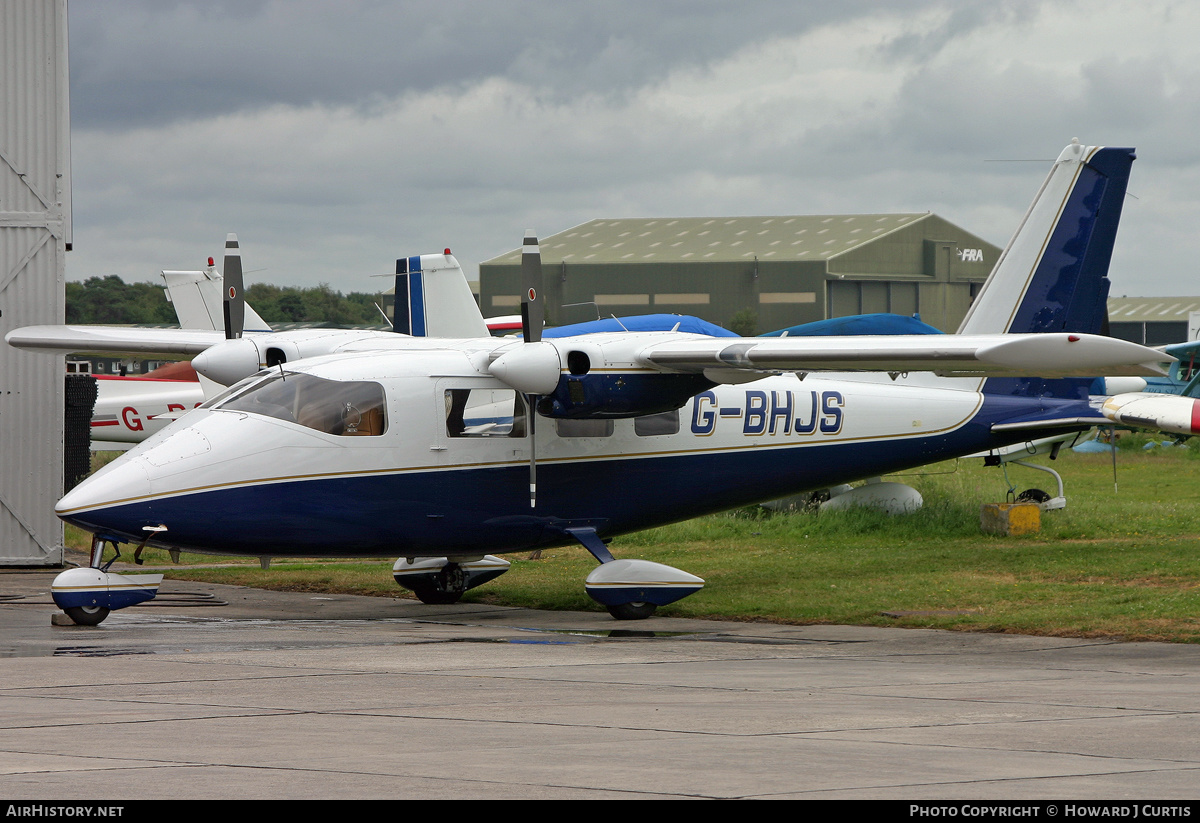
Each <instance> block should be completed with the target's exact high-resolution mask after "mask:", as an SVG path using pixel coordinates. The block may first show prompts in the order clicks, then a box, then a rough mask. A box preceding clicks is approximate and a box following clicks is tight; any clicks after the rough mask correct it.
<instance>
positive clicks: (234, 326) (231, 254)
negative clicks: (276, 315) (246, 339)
mask: <svg viewBox="0 0 1200 823" xmlns="http://www.w3.org/2000/svg"><path fill="white" fill-rule="evenodd" d="M223 274H224V281H225V302H224V309H225V339H226V340H235V339H237V338H239V337H241V336H242V330H243V329H244V328H245V326H246V298H245V296H244V295H243V294H242V251H241V249H240V248H239V247H238V239H237V235H236V234H229V235H226V237H225V271H224V273H223Z"/></svg>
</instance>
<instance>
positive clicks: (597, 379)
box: [7, 142, 1200, 624]
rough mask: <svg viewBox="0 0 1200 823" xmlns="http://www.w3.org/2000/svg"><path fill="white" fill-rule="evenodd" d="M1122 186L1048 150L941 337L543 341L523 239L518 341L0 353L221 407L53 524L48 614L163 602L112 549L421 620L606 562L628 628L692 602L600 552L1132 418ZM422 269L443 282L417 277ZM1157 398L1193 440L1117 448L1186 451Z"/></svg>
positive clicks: (63, 507) (143, 449)
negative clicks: (335, 590) (367, 597)
mask: <svg viewBox="0 0 1200 823" xmlns="http://www.w3.org/2000/svg"><path fill="white" fill-rule="evenodd" d="M1133 159H1134V154H1133V151H1132V150H1130V149H1118V148H1096V147H1086V146H1083V145H1080V144H1078V142H1072V144H1071V145H1069V146H1067V148H1066V149H1064V151H1063V152H1062V154H1061V155H1060V156H1059V158H1058V160H1057V161H1056V162H1055V163H1054V165H1053V167H1052V169H1051V172H1050V174H1049V176H1048V177H1047V178H1046V181H1045V182H1044V183H1043V185H1042V187H1041V189H1040V190H1039V191H1038V193H1037V195H1036V197H1035V199H1034V202H1033V204H1032V205H1031V206H1030V209H1029V211H1028V212H1027V213H1026V215H1025V218H1024V219H1023V220H1022V222H1021V224H1020V226H1019V227H1018V229H1017V231H1016V233H1015V234H1014V236H1013V238H1012V240H1011V241H1010V242H1009V244H1008V246H1007V248H1006V249H1005V251H1004V254H1003V255H1002V256H1001V258H1000V260H999V261H998V263H997V265H996V268H995V269H994V270H993V272H992V274H991V276H990V277H989V279H988V281H987V283H986V284H985V285H984V287H983V289H982V291H981V292H980V293H979V295H978V297H977V299H976V301H975V303H974V305H973V306H972V308H971V310H970V312H969V313H968V315H967V317H966V318H965V319H964V321H963V324H962V327H961V328H960V330H959V333H958V334H954V335H913V336H907V335H899V336H887V337H820V338H749V339H731V338H714V337H706V336H702V335H694V334H685V333H682V332H679V331H667V332H624V331H622V332H613V333H606V334H592V335H586V336H578V337H560V338H555V339H542V336H541V327H542V312H541V302H540V278H541V264H540V256H539V253H538V249H537V241H536V239H535V238H533V237H527V238H526V241H525V246H524V253H523V265H522V268H523V272H524V274H523V277H524V278H525V281H526V282H525V293H524V294H523V303H522V315H523V324H524V332H525V335H524V340H513V339H496V338H492V337H485V336H479V337H474V338H469V339H454V338H442V339H438V338H432V337H416V336H406V335H403V334H389V333H374V332H362V331H358V332H354V331H341V332H334V331H324V332H308V333H290V334H288V333H272V334H263V335H255V336H252V337H251V336H248V337H243V338H237V337H235V338H234V339H228V340H223V341H222V342H219V343H217V344H215V345H214V344H213V341H212V338H211V335H208V336H200V337H196V336H194V334H193V336H190V337H189V333H188V332H179V331H176V332H173V333H171V332H162V331H157V330H134V331H138V332H145V334H139V335H129V334H128V332H129V331H130V330H124V332H125V335H124V337H122V332H118V331H114V330H103V329H101V330H95V329H88V328H86V327H66V328H64V327H33V328H27V329H18V330H16V331H14V332H11V333H10V334H9V335H8V338H7V339H8V341H9V343H10V344H12V345H15V346H18V347H22V348H30V349H40V350H49V351H58V352H61V351H81V350H83V351H122V352H130V351H140V352H150V351H154V352H163V353H174V354H185V355H186V354H192V355H196V357H195V359H194V361H193V364H194V366H195V368H196V369H197V371H198V372H200V373H201V374H204V375H206V376H208V377H210V378H212V379H214V380H216V381H217V382H220V383H222V384H224V385H231V388H229V389H228V390H227V391H225V392H224V393H222V394H220V395H218V396H216V397H214V398H212V399H211V400H209V401H206V402H205V403H204V404H203V405H202V406H201V407H200V408H198V409H196V410H194V411H189V412H187V413H186V414H184V415H182V416H181V417H180V418H179V419H178V420H175V421H174V422H172V423H171V424H170V425H169V426H167V427H166V428H164V429H163V430H162V431H160V432H158V433H156V434H155V435H153V436H151V437H150V438H148V439H147V440H146V441H144V442H143V443H141V444H140V445H138V446H137V447H136V448H134V449H132V450H131V451H129V452H126V453H125V454H124V455H122V456H121V457H120V458H118V459H117V460H115V461H113V462H112V463H110V464H109V465H108V466H106V467H105V468H104V469H102V470H100V471H99V472H97V473H96V474H95V475H94V476H92V477H91V478H89V479H87V480H85V481H84V482H83V483H81V484H80V485H79V486H77V487H76V488H75V489H73V490H72V491H71V492H70V493H68V494H67V495H66V496H65V497H63V499H62V500H60V501H59V503H58V505H57V507H56V512H57V513H58V515H59V516H60V517H61V518H62V519H64V520H65V521H67V522H69V523H73V524H75V525H78V526H80V527H81V528H83V529H85V530H87V531H89V532H91V533H93V535H94V540H93V550H92V563H91V567H90V568H86V569H85V568H80V569H72V570H69V571H66V572H63V573H62V574H61V575H59V577H58V578H57V579H56V581H55V584H54V587H53V594H54V598H55V601H56V603H57V604H58V605H59V606H60V607H61V608H63V609H64V610H65V611H66V612H67V614H68V615H70V616H71V617H72V619H74V620H76V621H77V622H80V623H93V624H94V623H98V622H100V621H101V620H103V619H104V617H105V616H107V614H108V613H109V611H110V610H111V609H117V608H122V607H125V606H128V605H132V604H133V603H136V602H141V601H143V600H146V599H149V598H151V597H153V596H154V595H155V593H156V592H157V586H158V584H159V582H160V580H161V575H141V576H132V575H130V576H125V575H118V574H116V573H110V572H108V570H107V566H106V565H104V564H103V562H102V555H103V551H104V544H105V543H106V542H113V543H114V544H115V543H119V542H132V543H136V544H139V545H147V544H148V545H153V546H158V547H162V548H166V549H171V550H183V551H196V552H205V553H215V554H222V553H224V554H236V555H248V556H254V557H263V558H269V557H279V556H286V557H297V556H314V557H366V556H388V557H399V560H397V561H396V565H395V567H394V574H395V577H396V579H397V581H398V582H400V583H401V584H402V585H404V586H406V587H408V588H410V589H412V590H413V591H414V592H416V594H417V595H418V596H419V597H420V598H421V599H422V600H424V601H426V602H437V603H452V602H455V601H456V600H457V599H458V598H459V597H461V595H462V594H463V592H465V591H466V590H467V589H468V588H471V587H472V586H475V585H479V584H480V583H482V582H485V581H487V580H489V579H492V578H494V577H496V576H497V575H499V574H501V573H502V572H503V571H505V570H506V569H507V568H508V564H507V562H506V561H504V560H502V559H500V558H498V557H495V556H494V555H496V554H502V553H505V552H515V551H528V550H530V549H535V548H543V547H550V546H555V545H563V544H569V543H573V542H577V543H579V544H581V545H583V546H584V547H585V548H587V549H588V551H590V552H591V553H592V554H593V555H594V556H595V558H596V559H597V561H599V563H600V565H599V567H598V568H597V569H595V570H594V571H593V572H592V573H591V574H590V575H589V576H588V578H587V580H586V582H585V586H586V589H587V591H588V593H589V594H590V595H591V596H592V597H593V598H594V599H596V600H597V601H598V602H600V603H601V604H603V605H604V606H606V607H607V608H608V610H609V611H610V612H611V613H612V614H613V615H614V616H615V617H617V618H622V619H635V618H642V617H646V616H648V615H649V614H651V613H653V611H654V610H655V608H656V607H657V606H659V605H663V604H666V603H670V602H673V601H675V600H678V599H680V598H681V597H684V596H687V595H688V594H691V593H693V592H695V591H697V590H698V589H699V588H700V587H701V586H702V585H703V580H701V579H700V578H698V577H695V576H693V575H691V574H689V573H687V572H684V571H681V570H679V569H674V568H671V567H669V566H664V565H661V564H656V563H651V562H648V561H642V560H627V559H626V560H618V559H615V558H614V557H613V555H612V554H611V553H610V552H609V550H608V548H607V545H606V543H607V542H608V541H609V540H610V539H611V538H613V537H615V536H618V535H621V534H625V533H628V532H631V531H635V530H639V529H645V528H649V527H653V526H658V525H661V524H665V523H670V522H674V521H678V520H684V519H687V518H691V517H695V516H698V515H700V514H704V513H708V512H715V511H721V510H725V509H730V508H734V507H737V506H742V505H747V504H751V503H756V502H758V501H762V500H767V499H772V498H778V497H781V496H784V495H788V494H795V493H799V492H801V491H804V490H808V489H814V488H825V487H829V486H831V485H834V484H839V483H846V482H850V481H853V480H857V479H861V478H868V477H876V476H879V475H882V474H885V473H891V472H896V471H899V470H903V469H907V468H911V467H914V466H920V465H924V464H927V463H931V462H936V461H940V460H945V459H949V458H953V457H957V456H962V455H968V454H973V453H976V452H980V451H986V450H988V449H995V448H1001V447H1004V446H1007V445H1010V444H1013V443H1019V442H1024V441H1027V440H1033V439H1037V438H1043V437H1049V436H1053V435H1056V434H1062V433H1065V432H1070V431H1077V430H1083V429H1086V428H1089V427H1091V426H1095V425H1109V424H1111V421H1114V420H1116V421H1118V422H1120V420H1121V417H1122V414H1123V412H1125V411H1126V410H1127V409H1130V408H1133V407H1135V406H1137V405H1138V404H1139V403H1143V402H1145V400H1146V398H1145V396H1144V395H1128V396H1118V397H1114V398H1104V397H1100V398H1089V396H1088V391H1087V387H1088V385H1089V383H1090V382H1091V381H1092V379H1093V378H1094V377H1096V376H1104V375H1160V374H1162V373H1163V371H1162V368H1161V367H1160V366H1159V363H1161V362H1163V361H1165V360H1167V359H1169V358H1167V357H1166V356H1165V355H1164V354H1163V353H1162V352H1159V351H1156V350H1154V349H1149V348H1146V347H1143V346H1139V345H1136V344H1132V343H1128V342H1125V341H1121V340H1115V339H1111V338H1107V337H1101V336H1098V335H1097V334H1096V332H1098V331H1099V329H1100V327H1101V323H1102V321H1103V318H1104V314H1105V311H1106V297H1107V290H1108V281H1107V278H1106V273H1107V270H1108V265H1109V261H1110V258H1111V254H1112V247H1113V241H1114V238H1115V235H1116V229H1117V224H1118V222H1119V219H1120V212H1121V207H1122V201H1123V199H1124V196H1125V189H1126V184H1127V182H1128V176H1129V171H1130V167H1131V164H1132V161H1133ZM439 258H442V262H441V264H440V265H442V266H444V267H449V266H450V264H451V261H452V258H451V257H450V256H449V255H445V256H441V255H425V256H422V257H419V258H410V262H411V263H412V265H413V267H414V268H415V269H418V270H428V269H433V268H436V267H437V266H438V265H439V261H438V259H439ZM453 265H454V266H455V267H457V263H454V264H453ZM464 308H465V307H464ZM470 311H472V312H475V315H476V316H477V314H478V310H477V309H475V307H474V304H473V303H472V304H471V306H470ZM1153 399H1156V400H1158V401H1172V400H1176V401H1184V402H1186V403H1187V405H1188V408H1187V410H1186V411H1187V413H1186V414H1184V413H1183V410H1182V409H1175V408H1174V407H1172V408H1171V410H1170V411H1169V412H1163V413H1157V412H1156V413H1154V414H1148V413H1141V414H1137V415H1134V418H1135V419H1136V421H1137V422H1136V423H1135V424H1136V425H1144V426H1150V427H1156V428H1161V429H1163V430H1166V431H1182V432H1183V433H1192V432H1193V431H1196V430H1197V429H1200V426H1197V424H1196V423H1194V422H1193V419H1194V418H1193V417H1192V416H1191V415H1192V414H1193V408H1192V406H1193V403H1194V401H1192V400H1191V399H1190V398H1178V397H1176V398H1169V397H1163V396H1161V395H1157V396H1155V397H1154V398H1153ZM1168 417H1170V418H1172V419H1167V418H1168ZM1176 417H1178V418H1180V419H1179V420H1177V419H1173V418H1176ZM1183 418H1186V421H1185V422H1182V423H1181V422H1180V420H1182V419H1183ZM1195 419H1200V417H1197V418H1195ZM1126 422H1129V421H1128V420H1127V421H1126ZM109 562H110V563H111V561H109Z"/></svg>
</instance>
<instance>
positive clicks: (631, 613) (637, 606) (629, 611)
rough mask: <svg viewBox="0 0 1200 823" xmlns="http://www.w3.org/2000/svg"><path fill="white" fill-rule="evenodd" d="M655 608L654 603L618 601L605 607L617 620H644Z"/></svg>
mask: <svg viewBox="0 0 1200 823" xmlns="http://www.w3.org/2000/svg"><path fill="white" fill-rule="evenodd" d="M657 608H658V606H657V605H656V604H654V603H618V604H616V605H615V606H608V607H607V609H608V613H609V614H611V615H612V616H613V617H615V618H616V619H617V620H645V619H646V618H647V617H649V616H650V615H652V614H654V611H655V609H657Z"/></svg>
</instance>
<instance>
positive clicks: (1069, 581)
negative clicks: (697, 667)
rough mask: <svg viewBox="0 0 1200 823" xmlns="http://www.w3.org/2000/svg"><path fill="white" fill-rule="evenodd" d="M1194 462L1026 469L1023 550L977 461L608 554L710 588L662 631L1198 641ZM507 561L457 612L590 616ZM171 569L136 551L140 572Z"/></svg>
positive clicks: (630, 543)
mask: <svg viewBox="0 0 1200 823" xmlns="http://www.w3.org/2000/svg"><path fill="white" fill-rule="evenodd" d="M1197 440H1198V439H1196V438H1194V439H1193V440H1192V441H1191V443H1196V442H1197ZM1141 442H1145V440H1144V438H1135V437H1129V438H1127V440H1126V443H1128V444H1133V445H1134V446H1136V445H1139V444H1140V443H1141ZM1123 445H1125V444H1123ZM1197 458H1200V443H1198V444H1197V446H1190V444H1189V447H1182V448H1169V449H1164V448H1155V449H1153V450H1151V451H1149V452H1147V451H1143V450H1142V449H1140V448H1136V447H1134V448H1128V449H1124V448H1123V449H1121V450H1119V457H1118V467H1117V480H1118V482H1119V488H1118V490H1117V491H1116V492H1114V482H1113V470H1112V462H1111V458H1110V457H1109V456H1106V455H1083V454H1074V453H1064V454H1063V455H1062V456H1060V458H1059V459H1058V460H1057V461H1055V462H1054V463H1048V462H1047V461H1046V460H1045V458H1038V459H1037V460H1036V462H1041V463H1043V464H1046V465H1052V466H1053V467H1054V468H1056V469H1057V470H1058V471H1059V472H1060V473H1061V474H1062V475H1063V478H1064V480H1065V482H1066V497H1067V501H1068V505H1067V508H1066V509H1065V510H1063V511H1057V512H1046V513H1043V514H1042V521H1041V522H1042V526H1041V531H1040V532H1039V533H1038V534H1034V535H1027V536H1021V537H998V536H989V535H984V534H982V533H981V531H980V527H979V524H980V507H981V506H982V504H984V503H994V502H1003V501H1004V500H1005V494H1006V491H1007V489H1008V484H1007V483H1006V481H1005V476H1004V472H1003V470H1002V469H999V468H984V467H982V465H981V462H982V461H980V460H978V459H976V460H961V461H955V462H950V463H943V464H938V465H935V466H932V467H929V468H928V469H926V470H923V471H922V472H920V473H916V474H909V475H897V476H891V477H889V478H887V479H890V480H899V481H902V482H906V483H909V484H911V485H913V486H915V487H917V488H918V489H919V490H920V491H921V493H922V495H923V496H924V498H925V506H924V508H922V510H921V511H919V512H916V513H914V514H910V515H905V516H900V517H888V516H886V515H882V514H878V513H874V512H868V511H854V512H844V513H834V514H822V515H818V514H815V513H812V512H794V513H787V514H773V513H768V512H765V511H763V510H761V509H757V508H755V509H742V510H738V511H735V512H729V513H726V514H720V515H712V516H708V517H702V518H698V519H696V520H691V521H688V522H685V523H679V524H675V525H672V526H667V527H663V528H659V529H654V530H651V531H647V532H641V533H638V534H634V535H629V536H625V537H620V538H617V539H616V540H614V541H613V543H612V545H611V547H610V548H611V549H612V551H613V554H614V555H615V556H617V557H639V558H644V559H647V560H655V561H658V562H660V563H667V564H669V565H672V566H676V567H678V568H681V569H685V570H686V571H689V572H692V573H693V574H697V575H699V576H700V577H703V578H704V579H705V580H706V581H707V583H706V586H705V588H704V589H703V590H702V591H701V592H699V593H697V594H696V595H693V596H692V597H689V598H686V599H684V600H682V601H680V602H679V603H676V604H673V605H671V606H667V607H665V608H662V609H660V611H659V613H660V614H664V615H676V616H687V617H700V618H721V619H732V620H768V621H778V622H787V623H844V624H857V625H876V626H910V627H915V626H921V627H937V628H945V629H959V630H965V631H990V632H1017V633H1023V634H1045V635H1058V636H1080V637H1120V638H1124V639H1144V640H1168V641H1175V642H1198V641H1200V505H1197V504H1198V503H1200V494H1198V493H1197V492H1198V490H1200V459H1197ZM1008 477H1009V478H1010V479H1011V480H1012V483H1013V485H1015V487H1016V488H1017V489H1018V490H1022V489H1025V488H1029V487H1031V486H1037V487H1040V488H1044V489H1047V490H1049V491H1053V490H1054V489H1053V488H1052V487H1051V486H1050V483H1051V482H1052V479H1051V478H1050V477H1049V476H1048V475H1045V474H1044V473H1042V472H1036V471H1032V470H1029V469H1025V468H1022V467H1009V469H1008ZM72 540H73V541H74V543H75V544H76V545H80V544H81V543H83V541H84V540H85V536H84V535H82V534H78V533H76V534H74V535H73V536H72V537H71V538H70V539H69V541H68V542H71V541H72ZM508 559H509V560H510V561H512V563H513V568H512V570H511V571H510V572H509V573H508V574H506V575H504V576H503V577H501V578H500V579H499V580H496V581H494V582H492V583H488V584H486V585H484V586H482V587H480V588H478V589H475V590H473V591H471V592H468V593H467V595H466V596H465V597H464V601H468V602H469V601H474V602H485V603H497V604H507V605H519V606H530V607H536V608H547V609H577V610H593V611H602V609H601V608H600V607H599V606H597V605H596V604H595V603H593V602H592V600H591V599H590V598H588V597H587V595H586V594H585V593H584V591H583V580H584V578H585V577H586V576H587V574H588V572H590V571H591V570H592V569H593V568H595V565H596V564H595V561H594V560H593V559H592V557H591V556H590V555H589V554H588V553H587V552H586V551H585V550H584V549H582V548H578V547H567V548H561V549H552V550H547V551H545V552H543V555H542V559H540V560H528V559H525V555H510V556H509V557H508ZM169 562H170V561H169V560H168V559H167V557H166V554H165V553H161V552H147V563H148V564H156V563H162V564H169ZM391 562H392V561H391V560H389V561H375V560H372V561H362V562H332V561H281V560H276V561H274V562H273V563H272V566H271V569H270V570H269V571H267V572H264V571H262V570H261V569H260V568H259V567H258V563H257V561H256V560H253V559H251V560H237V559H232V558H205V557H198V556H194V555H186V554H185V555H183V563H184V564H192V566H191V567H189V565H180V566H176V567H174V568H172V569H171V570H170V571H168V577H178V578H186V579H192V580H209V581H213V582H221V583H234V584H240V585H247V586H258V587H262V588H274V589H285V590H302V591H324V592H351V593H356V594H368V595H379V596H388V597H395V596H398V595H400V594H401V590H400V589H399V588H398V587H397V586H396V584H395V583H394V582H393V581H392V579H391V568H390V567H391ZM213 563H219V564H223V565H222V566H221V567H219V568H218V567H212V566H211V565H207V564H213ZM196 564H206V565H205V567H203V568H200V567H197V566H196Z"/></svg>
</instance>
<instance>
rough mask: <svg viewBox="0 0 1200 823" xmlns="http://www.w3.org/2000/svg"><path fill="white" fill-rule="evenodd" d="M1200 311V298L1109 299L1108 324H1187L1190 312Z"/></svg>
mask: <svg viewBox="0 0 1200 823" xmlns="http://www.w3.org/2000/svg"><path fill="white" fill-rule="evenodd" d="M1194 311H1200V297H1110V298H1108V320H1109V322H1110V323H1178V322H1180V321H1182V322H1185V323H1186V322H1187V320H1188V314H1189V313H1190V312H1194Z"/></svg>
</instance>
